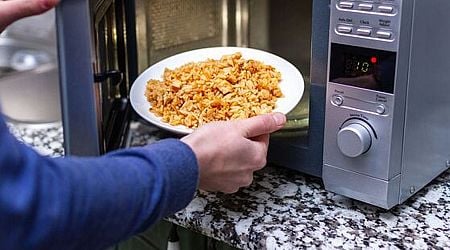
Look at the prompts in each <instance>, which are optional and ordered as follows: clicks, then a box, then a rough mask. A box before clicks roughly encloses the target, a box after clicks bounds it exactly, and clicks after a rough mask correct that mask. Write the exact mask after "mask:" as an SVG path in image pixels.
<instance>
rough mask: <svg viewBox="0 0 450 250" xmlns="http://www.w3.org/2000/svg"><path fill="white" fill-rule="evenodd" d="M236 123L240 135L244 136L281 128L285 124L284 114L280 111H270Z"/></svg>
mask: <svg viewBox="0 0 450 250" xmlns="http://www.w3.org/2000/svg"><path fill="white" fill-rule="evenodd" d="M237 123H238V124H237V127H238V128H240V129H241V131H242V135H243V136H244V137H246V138H252V137H257V136H259V135H264V134H270V133H272V132H275V131H277V130H279V129H281V128H282V127H283V126H284V124H286V116H285V115H284V114H282V113H271V114H266V115H259V116H255V117H252V118H248V119H244V120H239V121H237Z"/></svg>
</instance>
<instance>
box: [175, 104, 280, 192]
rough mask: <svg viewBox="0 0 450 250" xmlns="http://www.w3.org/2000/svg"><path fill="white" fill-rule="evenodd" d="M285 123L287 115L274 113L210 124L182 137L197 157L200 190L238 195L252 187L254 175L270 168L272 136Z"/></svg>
mask: <svg viewBox="0 0 450 250" xmlns="http://www.w3.org/2000/svg"><path fill="white" fill-rule="evenodd" d="M285 123H286V116H285V115H283V114H281V113H272V114H267V115H260V116H256V117H252V118H249V119H244V120H235V121H227V122H214V123H209V124H206V125H204V126H202V127H200V128H199V129H197V130H195V131H194V132H193V133H192V134H190V135H188V136H185V137H183V138H181V141H183V142H184V143H186V144H187V145H189V146H190V147H191V149H192V150H193V151H194V153H195V155H196V157H197V161H198V164H199V172H200V181H199V188H200V189H203V190H206V191H221V192H224V193H234V192H237V191H238V190H239V188H240V187H244V186H249V185H250V184H251V183H252V181H253V172H254V171H256V170H259V169H261V168H263V167H264V166H265V165H266V159H267V148H268V146H269V134H270V133H272V132H275V131H277V130H279V129H281V128H282V127H283V126H284V124H285Z"/></svg>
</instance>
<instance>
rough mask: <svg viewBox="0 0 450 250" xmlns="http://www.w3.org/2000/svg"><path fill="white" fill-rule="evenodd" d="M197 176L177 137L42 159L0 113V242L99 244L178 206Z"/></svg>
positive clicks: (11, 245)
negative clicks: (92, 154) (101, 153)
mask: <svg viewBox="0 0 450 250" xmlns="http://www.w3.org/2000/svg"><path fill="white" fill-rule="evenodd" d="M197 182H198V166H197V161H196V158H195V155H194V153H193V152H192V150H191V149H190V148H189V147H188V146H187V145H186V144H184V143H182V142H181V141H179V140H175V139H168V140H162V141H160V142H157V143H154V144H151V145H148V146H145V147H141V148H129V149H124V150H118V151H115V152H111V153H109V154H107V155H104V156H102V157H90V158H82V157H65V158H47V157H43V156H40V155H39V154H37V153H36V152H35V151H33V150H32V149H31V148H29V147H27V146H26V145H24V144H22V143H20V142H19V141H17V140H16V139H15V138H14V137H13V136H12V135H11V134H10V133H9V132H8V129H7V127H6V125H5V123H4V121H3V120H2V118H1V115H0V249H11V250H12V249H104V248H105V247H108V246H111V245H112V244H114V243H116V242H118V241H121V240H124V239H126V238H128V237H130V236H131V235H133V234H136V233H139V232H141V231H143V230H145V229H146V228H148V227H149V226H150V225H151V224H153V223H155V222H157V221H158V220H160V219H161V218H163V217H164V216H167V215H170V214H172V213H174V212H176V211H178V210H180V209H182V208H183V207H185V206H186V205H187V204H188V203H189V202H190V201H191V199H192V198H193V195H194V193H195V190H196V187H197Z"/></svg>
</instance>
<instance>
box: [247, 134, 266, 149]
mask: <svg viewBox="0 0 450 250" xmlns="http://www.w3.org/2000/svg"><path fill="white" fill-rule="evenodd" d="M269 139H270V135H269V134H264V135H259V136H256V137H253V138H251V140H252V141H254V142H258V143H260V144H262V146H264V147H266V148H267V146H269Z"/></svg>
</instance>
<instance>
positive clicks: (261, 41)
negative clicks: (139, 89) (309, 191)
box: [136, 0, 312, 143]
mask: <svg viewBox="0 0 450 250" xmlns="http://www.w3.org/2000/svg"><path fill="white" fill-rule="evenodd" d="M311 15H312V1H283V3H282V4H281V3H280V2H279V1H274V0H272V1H270V0H262V1H261V0H235V1H231V0H223V1H209V0H192V1H162V0H156V1H146V0H138V1H136V37H137V45H138V46H137V49H138V53H137V54H138V71H139V72H142V71H144V70H145V69H146V68H147V67H149V66H150V65H152V64H153V63H156V62H158V61H160V60H161V59H164V58H166V57H168V56H171V55H174V54H177V53H180V52H183V51H187V50H192V49H197V48H203V47H214V46H239V47H251V48H257V49H262V50H265V51H269V52H271V53H274V54H276V55H279V56H281V57H283V58H285V59H286V60H288V61H289V62H291V63H292V64H294V65H295V66H296V67H297V68H298V69H299V70H300V72H301V73H302V75H303V77H304V80H305V93H304V95H303V98H302V100H301V102H300V103H299V104H298V105H297V107H296V108H295V109H294V110H293V111H291V112H290V113H289V114H288V122H287V125H286V127H285V128H284V129H283V130H282V131H280V132H278V133H277V134H275V135H274V136H276V137H285V138H288V139H289V138H293V137H296V138H297V139H298V138H303V139H305V138H306V137H307V136H308V127H309V119H308V118H309V115H308V114H309V86H310V78H309V75H310V58H311V19H312V17H311ZM303 143H306V140H303Z"/></svg>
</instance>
